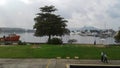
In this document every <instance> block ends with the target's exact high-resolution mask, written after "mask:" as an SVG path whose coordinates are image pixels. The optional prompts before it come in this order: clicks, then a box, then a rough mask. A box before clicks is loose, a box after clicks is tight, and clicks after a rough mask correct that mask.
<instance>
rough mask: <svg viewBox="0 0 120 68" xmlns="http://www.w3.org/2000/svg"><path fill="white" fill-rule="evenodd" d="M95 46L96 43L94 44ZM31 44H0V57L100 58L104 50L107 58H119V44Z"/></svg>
mask: <svg viewBox="0 0 120 68" xmlns="http://www.w3.org/2000/svg"><path fill="white" fill-rule="evenodd" d="M96 46H97V45H96ZM35 47H36V46H35ZM37 47H38V48H33V46H32V45H21V46H0V58H56V57H62V58H66V57H70V58H71V59H72V58H74V57H75V56H79V57H80V59H100V57H101V56H100V53H101V52H102V51H104V52H106V53H107V55H108V59H119V60H120V46H110V47H95V46H84V45H83V46H81V45H63V46H60V45H47V44H41V45H37Z"/></svg>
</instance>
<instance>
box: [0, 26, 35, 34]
mask: <svg viewBox="0 0 120 68" xmlns="http://www.w3.org/2000/svg"><path fill="white" fill-rule="evenodd" d="M0 32H4V33H24V32H34V30H30V29H23V28H9V27H0Z"/></svg>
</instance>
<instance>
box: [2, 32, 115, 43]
mask: <svg viewBox="0 0 120 68" xmlns="http://www.w3.org/2000/svg"><path fill="white" fill-rule="evenodd" d="M8 34H10V33H0V37H3V36H4V35H5V36H7V35H8ZM16 34H18V35H20V40H21V41H23V42H35V43H45V42H47V39H48V37H47V36H44V37H35V36H34V33H16ZM69 39H76V40H77V42H75V43H76V44H93V43H94V41H96V43H97V44H115V42H114V38H111V37H109V38H106V39H101V38H99V37H91V36H80V35H70V36H69V35H65V36H63V37H62V40H63V42H64V43H67V41H68V40H69Z"/></svg>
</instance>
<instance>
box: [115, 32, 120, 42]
mask: <svg viewBox="0 0 120 68" xmlns="http://www.w3.org/2000/svg"><path fill="white" fill-rule="evenodd" d="M114 38H115V41H116V42H117V43H119V42H120V30H119V31H118V33H117V34H116V35H115V37H114Z"/></svg>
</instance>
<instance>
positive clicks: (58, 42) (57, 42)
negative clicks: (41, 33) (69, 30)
mask: <svg viewBox="0 0 120 68" xmlns="http://www.w3.org/2000/svg"><path fill="white" fill-rule="evenodd" d="M62 43H63V42H62V40H61V39H59V38H52V39H51V40H49V41H48V44H62Z"/></svg>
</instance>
